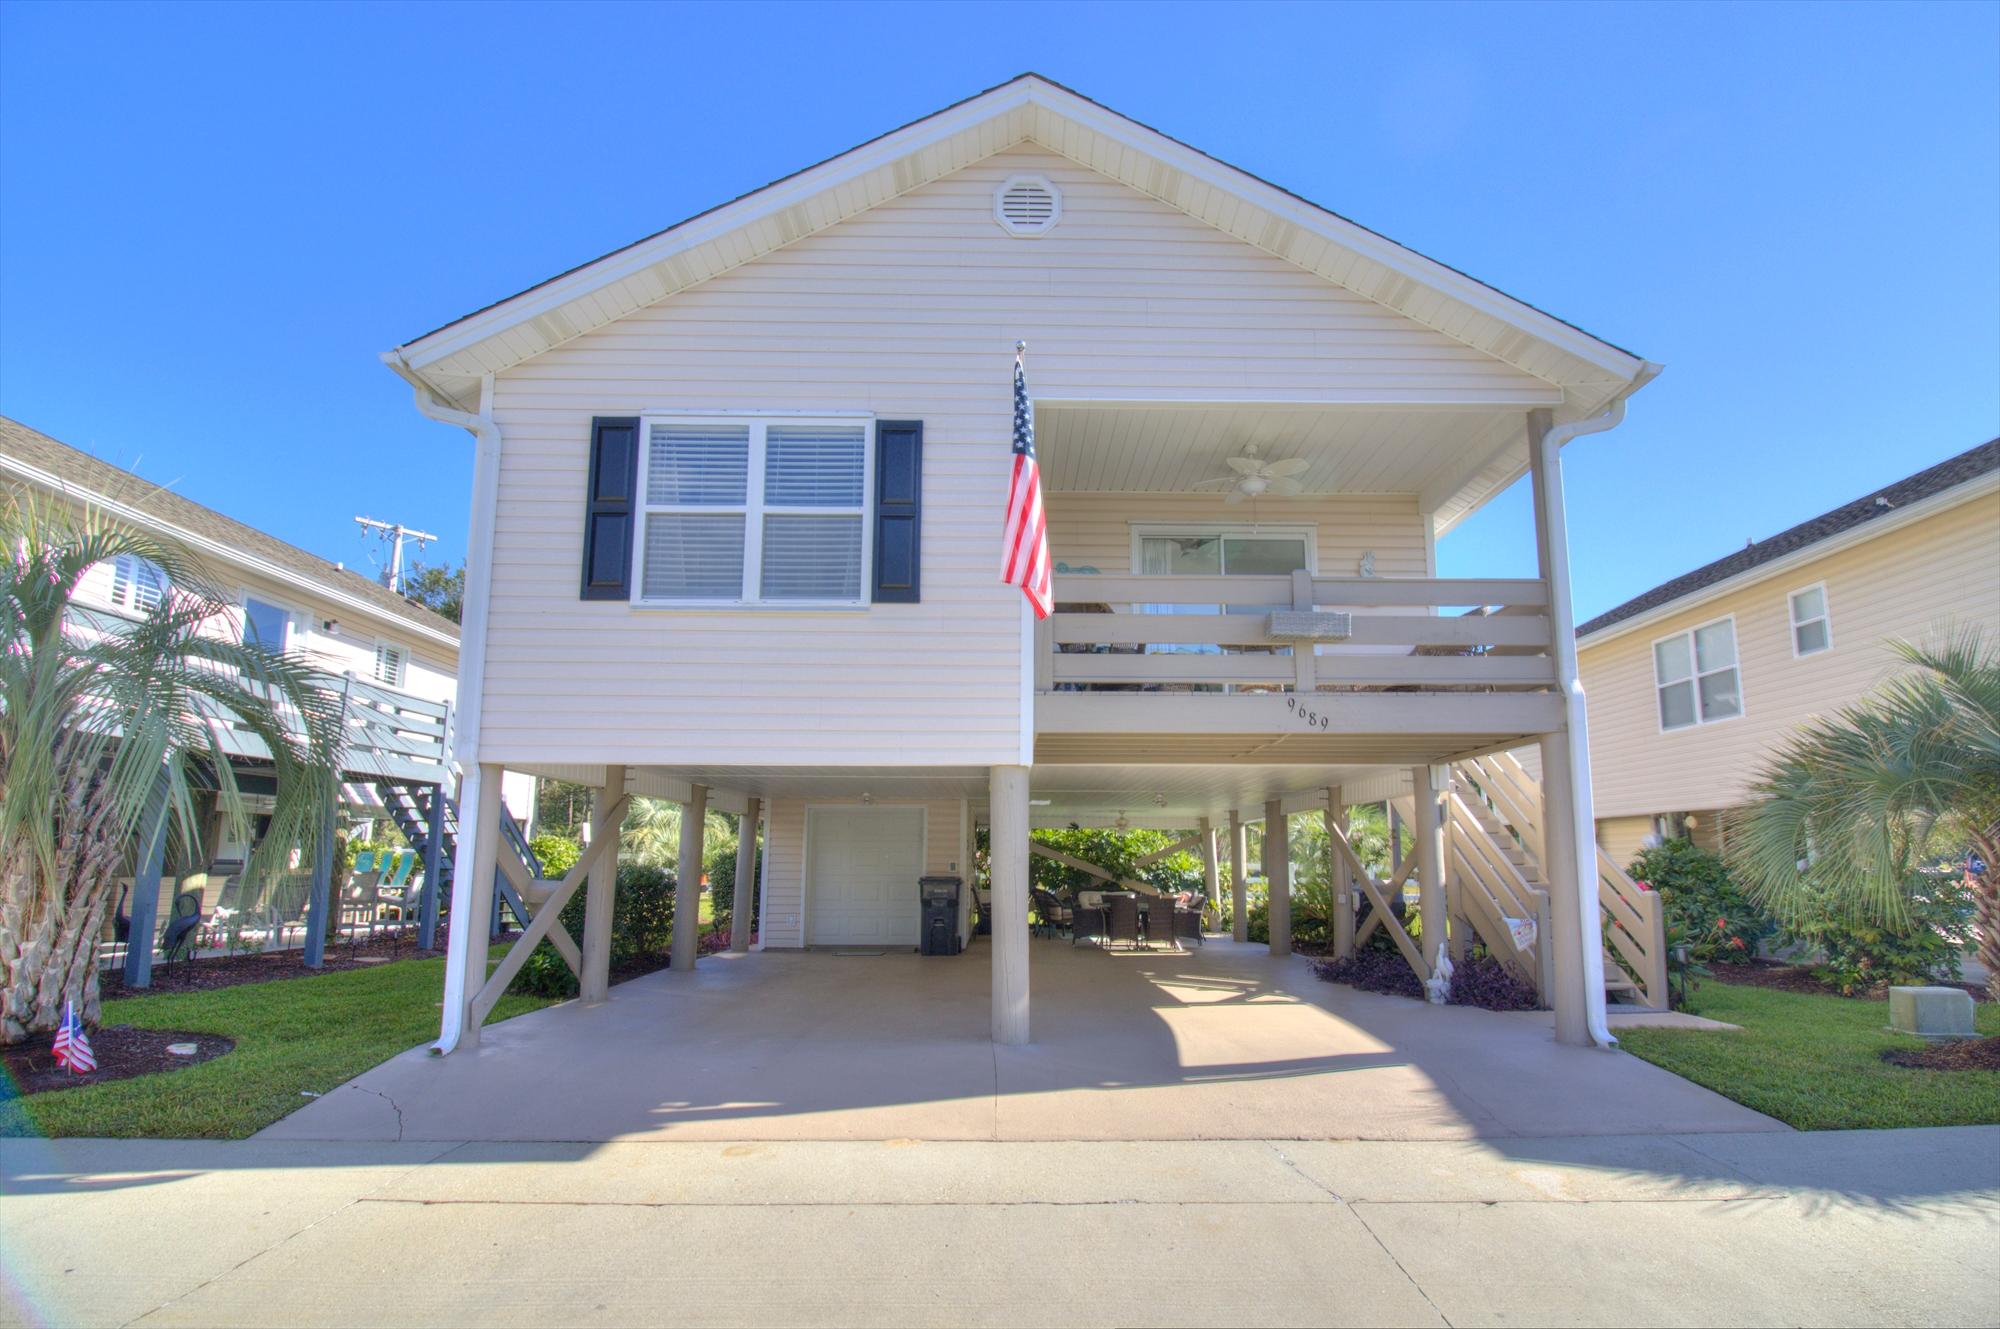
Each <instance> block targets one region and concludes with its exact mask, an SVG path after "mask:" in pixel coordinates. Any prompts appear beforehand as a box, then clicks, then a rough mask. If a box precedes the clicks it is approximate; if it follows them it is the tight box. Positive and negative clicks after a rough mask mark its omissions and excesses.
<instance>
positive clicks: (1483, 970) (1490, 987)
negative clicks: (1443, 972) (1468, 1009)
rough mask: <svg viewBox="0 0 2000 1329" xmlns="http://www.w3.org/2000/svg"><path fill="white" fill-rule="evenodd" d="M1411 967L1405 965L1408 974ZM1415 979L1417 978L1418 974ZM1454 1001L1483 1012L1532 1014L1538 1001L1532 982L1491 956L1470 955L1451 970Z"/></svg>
mask: <svg viewBox="0 0 2000 1329" xmlns="http://www.w3.org/2000/svg"><path fill="white" fill-rule="evenodd" d="M1408 968H1409V966H1407V965H1405V966H1404V969H1405V971H1407V970H1408ZM1411 977H1413V978H1414V977H1415V975H1414V974H1412V975H1411ZM1450 1002H1451V1004H1452V1005H1453V1006H1477V1007H1478V1008H1479V1009H1480V1010H1482V1011H1532V1010H1534V1009H1535V1008H1536V1006H1537V1004H1538V1002H1537V1000H1536V997H1535V988H1534V985H1533V984H1532V983H1525V982H1523V981H1521V980H1520V979H1518V978H1516V977H1514V975H1513V974H1511V973H1509V972H1508V971H1507V967H1506V966H1505V965H1503V964H1501V963H1500V962H1499V961H1498V960H1496V959H1494V958H1492V957H1491V956H1487V955H1474V956H1467V957H1466V958H1465V960H1463V961H1462V962H1460V963H1457V964H1454V965H1453V966H1452V969H1451V993H1450Z"/></svg>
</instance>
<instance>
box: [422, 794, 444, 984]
mask: <svg viewBox="0 0 2000 1329" xmlns="http://www.w3.org/2000/svg"><path fill="white" fill-rule="evenodd" d="M445 804H446V799H445V793H444V785H443V784H435V785H432V786H431V802H430V807H429V808H428V809H427V810H426V811H425V818H426V822H427V825H426V829H425V831H424V893H423V895H422V897H421V898H420V900H419V902H418V905H417V946H418V948H419V949H421V950H426V951H427V950H430V949H431V948H432V947H434V946H436V945H437V930H438V906H439V905H440V904H441V903H443V901H442V899H441V898H440V896H441V895H442V893H443V892H442V886H443V882H444V814H445Z"/></svg>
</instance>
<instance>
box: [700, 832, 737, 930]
mask: <svg viewBox="0 0 2000 1329" xmlns="http://www.w3.org/2000/svg"><path fill="white" fill-rule="evenodd" d="M738 820H741V819H740V818H739V819H738ZM739 843H740V840H739V839H738V837H737V835H736V833H735V832H731V833H729V834H726V835H718V834H715V833H714V827H712V826H711V827H709V828H708V830H707V831H706V832H705V833H704V834H703V836H702V845H701V849H702V853H701V857H702V874H703V875H704V876H706V877H707V878H708V898H709V900H710V902H711V903H712V904H713V906H714V909H713V913H714V915H715V926H716V927H717V928H720V927H722V925H723V921H724V920H725V919H727V918H728V917H729V915H730V911H731V910H732V909H734V908H735V907H736V847H737V845H738V844H739Z"/></svg>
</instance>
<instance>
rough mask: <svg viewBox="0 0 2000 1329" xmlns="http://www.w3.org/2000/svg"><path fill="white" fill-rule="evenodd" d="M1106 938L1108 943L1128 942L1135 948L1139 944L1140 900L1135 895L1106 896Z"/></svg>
mask: <svg viewBox="0 0 2000 1329" xmlns="http://www.w3.org/2000/svg"><path fill="white" fill-rule="evenodd" d="M1104 913H1105V918H1104V940H1105V941H1106V942H1107V943H1113V942H1120V941H1122V942H1126V943H1128V944H1129V945H1131V946H1132V947H1133V948H1134V949H1135V950H1136V949H1137V948H1138V946H1139V900H1138V897H1137V896H1134V895H1126V894H1120V895H1107V896H1105V897H1104Z"/></svg>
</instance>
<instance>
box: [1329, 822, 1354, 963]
mask: <svg viewBox="0 0 2000 1329" xmlns="http://www.w3.org/2000/svg"><path fill="white" fill-rule="evenodd" d="M1326 828H1327V832H1328V834H1327V837H1326V842H1327V843H1326V849H1327V854H1328V855H1329V856H1330V857H1331V859H1332V862H1330V863H1328V864H1327V883H1328V884H1329V885H1330V886H1331V887H1332V888H1333V954H1334V958H1336V959H1340V958H1343V957H1346V956H1350V955H1352V954H1354V892H1355V890H1356V889H1357V887H1356V883H1355V880H1354V874H1353V873H1352V872H1350V871H1348V869H1347V857H1346V855H1344V854H1342V853H1341V852H1340V844H1339V840H1340V838H1341V837H1344V836H1345V835H1346V834H1347V800H1346V799H1345V798H1343V797H1342V796H1341V791H1340V786H1339V785H1333V786H1331V787H1330V788H1328V789H1327V791H1326ZM1336 831H1338V832H1339V835H1338V836H1336V835H1335V834H1333V832H1336Z"/></svg>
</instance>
